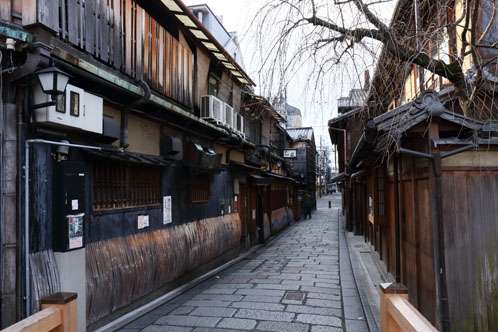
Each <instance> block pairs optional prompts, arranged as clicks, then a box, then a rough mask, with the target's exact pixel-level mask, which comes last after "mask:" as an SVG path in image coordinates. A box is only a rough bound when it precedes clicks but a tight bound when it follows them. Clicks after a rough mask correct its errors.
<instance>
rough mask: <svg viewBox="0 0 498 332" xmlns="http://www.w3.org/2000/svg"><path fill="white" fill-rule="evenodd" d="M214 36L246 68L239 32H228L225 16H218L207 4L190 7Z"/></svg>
mask: <svg viewBox="0 0 498 332" xmlns="http://www.w3.org/2000/svg"><path fill="white" fill-rule="evenodd" d="M188 8H189V9H190V10H191V11H192V12H193V13H194V15H195V16H196V17H197V19H198V20H199V21H200V22H201V23H202V25H203V26H204V27H206V29H208V31H209V32H210V33H211V34H212V35H213V37H214V38H216V40H217V41H218V42H219V43H220V44H221V46H223V48H224V49H225V50H226V51H227V52H228V53H230V55H231V56H232V58H233V59H234V60H235V61H236V62H237V63H238V64H239V65H240V66H241V67H242V69H244V70H245V65H244V59H242V51H241V49H240V44H239V39H238V37H237V32H235V31H232V32H228V31H227V30H226V29H225V27H224V26H223V17H222V16H220V17H218V16H216V15H215V14H214V12H213V11H212V10H211V8H209V6H208V5H206V4H201V5H194V6H189V7H188Z"/></svg>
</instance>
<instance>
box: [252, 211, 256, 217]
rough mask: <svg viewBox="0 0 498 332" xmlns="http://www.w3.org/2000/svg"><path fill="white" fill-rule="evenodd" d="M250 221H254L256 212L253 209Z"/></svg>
mask: <svg viewBox="0 0 498 332" xmlns="http://www.w3.org/2000/svg"><path fill="white" fill-rule="evenodd" d="M252 219H256V210H255V209H253V210H252Z"/></svg>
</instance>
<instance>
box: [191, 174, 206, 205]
mask: <svg viewBox="0 0 498 332" xmlns="http://www.w3.org/2000/svg"><path fill="white" fill-rule="evenodd" d="M189 196H190V202H191V203H194V204H199V203H206V202H208V201H209V177H207V176H202V177H197V178H195V179H192V180H190V184H189Z"/></svg>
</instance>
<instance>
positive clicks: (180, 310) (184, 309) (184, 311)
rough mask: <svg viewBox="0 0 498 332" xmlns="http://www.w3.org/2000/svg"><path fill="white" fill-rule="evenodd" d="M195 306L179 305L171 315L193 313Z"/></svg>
mask: <svg viewBox="0 0 498 332" xmlns="http://www.w3.org/2000/svg"><path fill="white" fill-rule="evenodd" d="M194 309H195V307H185V306H183V307H179V308H177V309H175V310H173V311H172V312H171V315H188V314H189V313H191V312H192V311H193V310H194Z"/></svg>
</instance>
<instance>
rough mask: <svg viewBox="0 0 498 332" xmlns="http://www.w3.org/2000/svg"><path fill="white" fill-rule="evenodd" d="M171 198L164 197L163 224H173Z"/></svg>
mask: <svg viewBox="0 0 498 332" xmlns="http://www.w3.org/2000/svg"><path fill="white" fill-rule="evenodd" d="M171 222H172V219H171V196H164V197H163V224H165V225H166V224H171Z"/></svg>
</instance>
